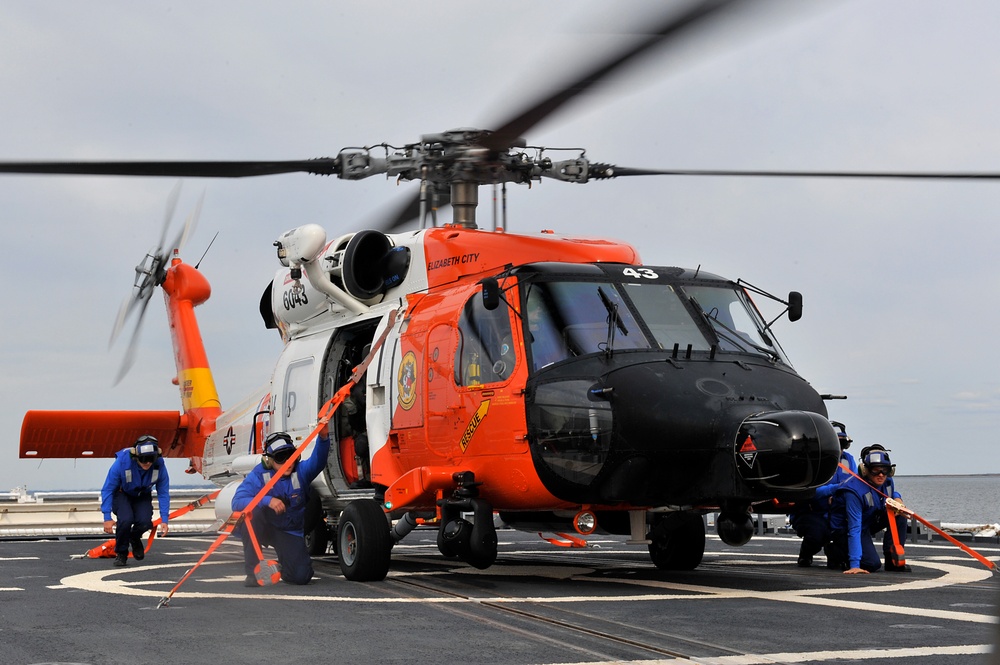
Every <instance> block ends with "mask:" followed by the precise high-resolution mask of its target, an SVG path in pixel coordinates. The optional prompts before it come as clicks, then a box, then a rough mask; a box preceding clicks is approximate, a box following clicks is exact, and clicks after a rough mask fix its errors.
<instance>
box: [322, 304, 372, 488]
mask: <svg viewBox="0 0 1000 665" xmlns="http://www.w3.org/2000/svg"><path fill="white" fill-rule="evenodd" d="M378 322H379V319H372V320H370V321H365V322H362V323H358V324H355V325H352V326H348V327H345V328H341V329H339V330H337V331H336V332H335V333H334V334H333V337H331V339H330V344H329V346H328V347H327V350H326V354H325V355H324V357H323V367H322V375H321V376H322V380H321V385H320V402H319V403H320V404H321V405H322V404H325V403H326V402H327V400H329V399H330V398H331V397H333V396H334V394H335V393H336V392H337V391H338V390H340V388H341V387H342V386H343V385H344V384H345V383H347V381H348V380H349V379H350V378H351V372H352V371H353V370H354V368H355V367H356V366H358V365H359V364H361V362H362V361H363V360H364V359H365V356H367V354H368V352H369V350H370V349H371V343H372V340H373V339H374V338H375V330H376V328H377V327H378ZM366 384H367V381H366V377H362V379H361V380H360V381H359V382H358V383H357V385H355V386H354V388H353V389H352V390H351V394H350V396H349V397H348V398H347V400H345V401H344V403H343V404H342V405H341V407H340V408H339V409H337V412H336V414H335V415H334V417H333V419H332V420H331V421H330V436H331V438H332V439H333V441H332V444H333V445H332V448H331V453H330V460H329V462H328V464H327V474H328V476H329V479H330V485H331V487H332V488H333V489H334V490H335V491H341V490H347V489H362V488H368V487H371V483H370V482H369V479H370V473H371V470H370V469H369V459H368V434H367V424H366V422H365V412H366V408H365V407H366V404H367V402H368V396H367V392H368V387H367V385H366Z"/></svg>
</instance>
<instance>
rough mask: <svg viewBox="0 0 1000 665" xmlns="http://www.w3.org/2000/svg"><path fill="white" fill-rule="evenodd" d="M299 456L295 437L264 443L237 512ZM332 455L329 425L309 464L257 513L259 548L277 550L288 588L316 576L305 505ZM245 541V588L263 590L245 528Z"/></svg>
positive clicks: (283, 481)
mask: <svg viewBox="0 0 1000 665" xmlns="http://www.w3.org/2000/svg"><path fill="white" fill-rule="evenodd" d="M294 452H295V445H294V444H293V443H292V437H290V436H289V435H288V434H285V433H284V432H273V433H272V434H270V435H268V437H267V439H266V440H265V441H264V454H263V455H262V456H261V461H260V464H258V465H257V466H255V467H254V468H253V470H252V471H251V472H250V473H249V474H248V475H247V477H246V478H244V479H243V482H242V483H240V486H239V487H238V488H237V489H236V493H235V494H234V495H233V503H232V505H233V510H234V511H238V510H243V509H244V508H246V507H247V506H248V505H249V504H250V502H251V501H252V500H253V498H254V497H255V496H257V494H258V493H259V492H260V490H262V489H263V488H264V485H266V484H267V483H268V482H269V481H270V480H271V478H272V476H273V474H274V473H275V472H276V471H277V470H278V469H279V468H280V467H281V465H282V464H284V463H285V462H287V461H288V458H289V457H291V456H292V453H294ZM329 454H330V434H329V430H328V428H327V427H326V425H324V426H323V429H321V430H320V431H319V435H318V436H317V437H316V446H315V447H314V448H313V451H312V455H310V456H309V458H308V459H304V460H303V459H300V460H296V462H295V464H293V465H292V466H291V467H290V468H289V469H288V470H287V471H286V472H285V473H284V475H283V476H282V477H281V478H280V479H279V480H278V482H276V483H275V484H274V486H273V487H272V488H271V489H270V490H269V491H268V493H267V494H266V495H264V497H263V498H261V500H260V503H258V504H257V507H256V508H254V510H253V516H252V520H251V523H252V525H253V530H254V534H255V535H256V536H257V542H258V543H259V544H260V545H261V547H263V546H264V545H265V544H267V545H271V546H272V547H274V550H275V552H277V555H278V563H279V564H280V565H281V579H282V580H283V581H284V582H287V583H288V584H308V583H309V580H310V579H311V578H312V575H313V568H312V561H311V560H310V558H309V550H308V549H307V548H306V541H305V534H304V532H303V528H304V525H305V514H306V504H307V503H308V501H309V483H311V482H312V481H313V479H314V478H315V477H316V476H318V475H319V474H320V472H321V471H322V470H323V468H324V467H325V466H326V460H327V456H328V455H329ZM240 536H241V537H242V539H243V560H244V570H245V571H246V574H247V577H246V581H245V584H246V586H254V587H255V586H259V583H258V582H257V577H256V575H255V574H254V568H255V567H256V566H257V564H258V563H260V561H259V560H258V558H257V552H256V550H255V549H254V546H253V541H252V540H251V539H250V535H249V534H248V533H247V532H246V528H245V527H241V533H240Z"/></svg>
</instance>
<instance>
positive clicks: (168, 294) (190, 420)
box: [20, 252, 222, 470]
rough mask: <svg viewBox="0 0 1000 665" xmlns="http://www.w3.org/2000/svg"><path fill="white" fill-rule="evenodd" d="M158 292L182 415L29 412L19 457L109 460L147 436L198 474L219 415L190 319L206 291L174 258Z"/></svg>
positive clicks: (198, 338)
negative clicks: (163, 302)
mask: <svg viewBox="0 0 1000 665" xmlns="http://www.w3.org/2000/svg"><path fill="white" fill-rule="evenodd" d="M161 286H162V287H163V292H164V298H165V300H166V303H167V318H168V320H169V323H170V332H171V337H172V339H173V345H174V361H175V363H176V366H177V377H176V378H175V379H174V383H175V385H177V386H178V387H179V389H180V397H181V408H182V412H177V411H29V412H28V413H27V414H25V416H24V422H23V424H22V426H21V451H20V456H21V457H33V458H46V457H70V458H77V457H83V458H88V457H113V456H114V455H115V453H117V452H118V451H119V450H121V449H122V448H125V447H127V446H130V445H132V444H133V443H134V442H135V440H136V439H137V438H138V437H139V436H141V435H143V434H151V435H153V436H155V437H156V438H157V439H158V440H159V442H160V448H161V450H163V454H164V455H165V456H167V457H188V458H190V459H191V467H192V469H196V470H200V469H201V457H202V454H203V452H204V449H205V440H206V439H207V438H208V435H209V434H211V433H212V431H213V430H214V429H215V421H216V419H217V418H218V417H219V415H220V414H221V413H222V406H221V404H220V402H219V395H218V393H217V392H216V389H215V379H214V378H213V377H212V372H211V370H210V369H209V367H208V358H207V357H206V355H205V346H204V344H203V343H202V341H201V332H200V331H199V329H198V322H197V320H196V318H195V315H194V308H195V307H196V306H197V305H200V304H201V303H203V302H205V301H206V300H208V298H209V296H210V295H211V293H212V289H211V287H210V286H209V284H208V280H206V279H205V277H204V276H202V274H201V273H200V272H198V270H197V269H196V268H194V267H193V266H189V265H187V264H185V263H183V262H182V261H181V260H180V258H178V257H177V255H176V252H175V253H174V258H173V260H172V261H171V264H170V268H168V269H167V271H166V275H165V277H164V279H163V283H162V284H161Z"/></svg>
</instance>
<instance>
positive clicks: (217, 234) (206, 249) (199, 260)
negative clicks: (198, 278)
mask: <svg viewBox="0 0 1000 665" xmlns="http://www.w3.org/2000/svg"><path fill="white" fill-rule="evenodd" d="M218 237H219V232H218V231H216V232H215V235H214V236H212V239H211V240H210V241H209V243H208V247H206V248H205V253H204V254H202V255H201V258H200V259H198V263H196V264H194V269H195V270H197V269H198V266H200V265H201V262H202V261H204V260H205V255H206V254H208V250H210V249H212V243H214V242H215V239H216V238H218Z"/></svg>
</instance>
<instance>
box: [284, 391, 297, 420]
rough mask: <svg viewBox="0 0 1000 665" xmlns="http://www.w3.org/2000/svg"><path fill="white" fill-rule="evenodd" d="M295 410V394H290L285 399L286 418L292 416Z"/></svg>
mask: <svg viewBox="0 0 1000 665" xmlns="http://www.w3.org/2000/svg"><path fill="white" fill-rule="evenodd" d="M294 410H295V393H293V392H290V393H288V395H287V396H286V399H285V418H288V417H289V416H291V415H292V411H294Z"/></svg>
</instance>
